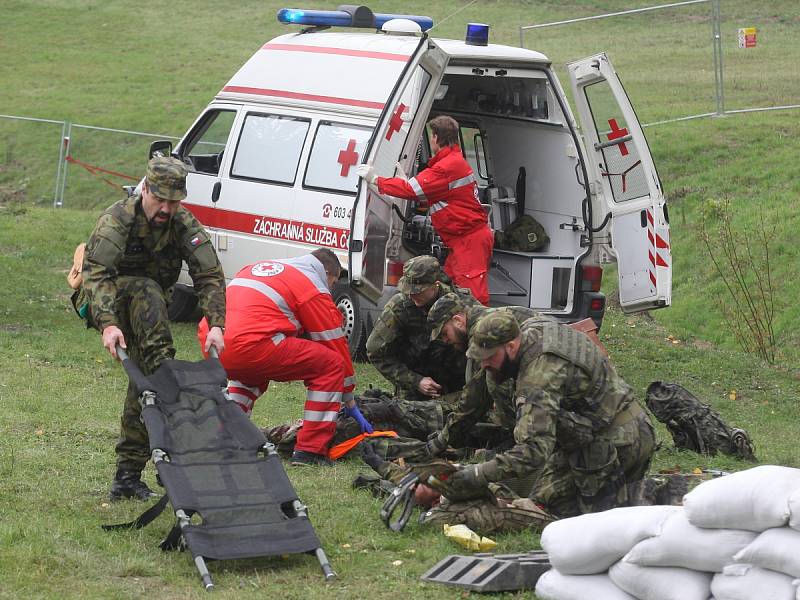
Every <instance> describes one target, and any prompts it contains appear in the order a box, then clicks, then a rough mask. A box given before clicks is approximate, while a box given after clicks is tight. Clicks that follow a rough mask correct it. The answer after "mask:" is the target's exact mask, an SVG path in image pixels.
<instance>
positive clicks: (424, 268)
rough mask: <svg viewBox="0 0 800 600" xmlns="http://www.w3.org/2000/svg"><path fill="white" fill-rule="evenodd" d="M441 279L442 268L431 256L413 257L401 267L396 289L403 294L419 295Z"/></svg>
mask: <svg viewBox="0 0 800 600" xmlns="http://www.w3.org/2000/svg"><path fill="white" fill-rule="evenodd" d="M441 278H442V267H441V266H440V265H439V261H438V260H436V258H435V257H433V256H415V257H414V258H412V259H411V260H409V261H408V262H406V264H405V265H403V276H402V277H401V278H400V281H398V282H397V289H398V290H400V291H401V292H403V293H404V294H419V293H420V292H422V291H424V290H425V289H426V288H428V287H430V286H432V285H433V284H434V283H436V282H437V281H439V280H440V279H441Z"/></svg>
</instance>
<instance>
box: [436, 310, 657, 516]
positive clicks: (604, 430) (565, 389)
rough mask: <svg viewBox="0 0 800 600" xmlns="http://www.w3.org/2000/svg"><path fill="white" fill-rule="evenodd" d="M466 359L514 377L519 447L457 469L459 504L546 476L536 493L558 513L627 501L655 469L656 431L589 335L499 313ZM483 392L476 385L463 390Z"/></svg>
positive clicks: (445, 439) (453, 481)
mask: <svg viewBox="0 0 800 600" xmlns="http://www.w3.org/2000/svg"><path fill="white" fill-rule="evenodd" d="M467 356H469V358H471V359H472V360H474V361H479V362H480V365H481V367H482V368H483V369H486V370H487V371H488V375H489V376H491V377H493V378H494V379H495V380H497V381H500V382H502V381H504V380H507V379H509V378H514V379H515V380H516V386H515V391H514V404H515V409H516V425H515V427H514V440H515V442H516V444H515V445H514V447H512V448H511V449H510V450H508V451H507V452H504V453H501V454H499V455H497V456H496V457H495V458H494V459H492V460H490V461H488V462H485V463H482V464H476V465H468V466H467V467H465V468H463V469H461V470H460V471H458V472H456V473H455V474H453V475H452V476H451V477H450V478H449V479H448V481H447V484H448V487H449V491H450V492H451V495H452V496H453V497H450V496H448V498H449V499H450V500H451V501H464V500H468V499H471V498H475V497H480V496H481V495H484V494H485V493H486V489H487V487H489V486H490V484H493V483H497V482H501V481H504V480H507V479H509V478H513V477H517V478H519V477H525V476H526V475H530V474H535V473H539V477H538V480H537V481H536V485H535V486H534V489H533V491H532V492H531V494H530V497H531V499H532V500H534V501H536V502H537V503H539V504H541V505H543V506H544V507H545V508H546V509H547V510H548V511H550V512H551V513H553V514H555V515H556V516H558V517H567V516H573V515H577V514H581V513H586V512H595V511H600V510H605V509H609V508H612V507H615V506H624V505H626V504H627V503H628V485H632V484H637V483H638V482H639V481H640V480H641V479H642V478H643V477H644V476H645V475H646V473H647V469H648V467H649V464H650V459H651V457H652V454H653V451H654V448H655V433H654V430H653V426H652V424H651V422H650V419H649V417H648V416H647V414H646V413H645V412H644V410H643V409H642V408H641V407H640V405H639V404H638V402H637V401H636V400H635V398H634V397H633V393H632V391H631V388H630V387H629V386H628V384H626V383H625V381H623V379H622V378H621V377H620V376H619V375H617V373H616V371H615V370H614V368H613V367H612V366H611V364H610V363H609V362H608V359H606V358H605V357H604V356H603V355H602V353H601V352H600V351H599V349H598V348H597V346H595V345H594V344H593V343H592V342H591V341H590V340H589V339H588V337H586V335H584V334H582V333H580V332H578V331H575V330H573V329H571V328H569V327H567V326H565V325H560V324H557V323H542V322H539V321H537V320H536V319H529V320H527V321H525V322H524V323H523V324H522V325H521V326H520V325H519V324H518V323H517V321H516V320H515V319H514V317H513V316H512V315H511V314H509V313H508V312H504V311H495V312H492V313H489V314H487V315H485V316H484V318H482V319H480V320H479V321H478V323H477V324H476V325H475V326H474V328H473V330H472V333H471V336H470V342H469V347H468V350H467ZM485 390H486V388H485V387H484V388H482V389H481V388H480V387H478V386H476V387H473V388H470V387H469V386H468V388H467V390H466V391H465V393H468V394H486V393H487V392H486V391H485ZM480 403H484V405H485V404H487V403H488V401H487V400H486V399H480V398H479V399H477V400H476V404H480ZM460 418H461V417H460V415H459V414H453V415H451V418H450V420H449V421H448V424H447V426H446V427H445V429H444V430H443V431H442V433H441V434H440V435H439V436H438V437H436V438H434V439H432V440H431V441H430V442H429V444H430V447H431V450H432V454H436V453H438V452H440V451H441V449H443V448H445V447H447V445H448V444H449V443H450V439H449V437H450V436H451V435H453V434H457V432H458V431H460V424H459V422H458V421H459V419H460ZM633 487H636V485H633Z"/></svg>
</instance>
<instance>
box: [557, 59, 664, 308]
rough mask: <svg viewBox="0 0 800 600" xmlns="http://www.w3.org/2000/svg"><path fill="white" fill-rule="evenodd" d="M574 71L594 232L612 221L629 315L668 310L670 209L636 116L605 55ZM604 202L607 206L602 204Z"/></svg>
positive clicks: (611, 237) (576, 66) (614, 248)
mask: <svg viewBox="0 0 800 600" xmlns="http://www.w3.org/2000/svg"><path fill="white" fill-rule="evenodd" d="M567 69H568V71H569V75H570V80H571V82H572V91H573V96H574V100H575V105H576V108H577V112H578V118H579V120H580V124H581V130H582V132H583V136H584V140H585V145H586V152H587V155H588V156H587V165H586V166H587V171H588V174H589V178H590V189H591V194H592V198H591V201H592V207H593V209H594V214H593V219H592V220H593V221H594V222H593V223H592V224H591V225H592V226H593V227H597V225H598V224H599V223H600V222H602V221H603V220H604V218H605V217H606V216H607V214H608V213H610V215H611V218H610V221H609V225H608V228H609V242H608V247H609V249H610V251H611V252H612V253H613V254H614V255H615V256H616V258H617V266H618V270H619V297H620V304H621V306H622V309H623V310H624V311H626V312H634V311H640V310H646V309H650V308H659V307H663V306H669V304H670V302H671V300H672V256H671V253H670V243H669V221H668V217H667V210H666V203H665V200H664V194H663V191H662V189H661V182H660V181H659V178H658V173H657V172H656V168H655V165H654V164H653V159H652V157H651V156H650V148H649V147H648V145H647V140H646V139H645V137H644V133H643V132H642V128H641V126H640V124H639V120H638V119H637V117H636V113H635V112H634V110H633V107H632V106H631V103H630V100H628V96H627V94H626V93H625V89H624V88H623V87H622V83H620V81H619V78H618V77H617V74H616V73H615V71H614V67H613V66H612V65H611V61H609V59H608V57H607V56H606V55H605V54H597V55H595V56H591V57H589V58H585V59H583V60H579V61H576V62H573V63H570V64H568V65H567ZM598 196H602V198H603V200H601V201H600V202H598V201H597V197H598ZM598 210H602V212H601V213H600V214H598Z"/></svg>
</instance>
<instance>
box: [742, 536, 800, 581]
mask: <svg viewBox="0 0 800 600" xmlns="http://www.w3.org/2000/svg"><path fill="white" fill-rule="evenodd" d="M733 558H734V560H735V561H736V562H739V563H747V564H751V565H753V566H756V567H762V568H764V569H772V570H773V571H780V572H781V573H785V574H786V575H792V576H793V577H800V531H795V530H794V529H791V528H789V527H777V528H775V529H767V530H766V531H765V532H764V533H762V534H761V535H759V536H758V537H757V538H756V539H755V540H753V542H752V543H751V544H749V545H748V546H747V547H745V548H743V549H742V550H741V551H740V552H738V553H737V554H736V555H735V556H734V557H733Z"/></svg>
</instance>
